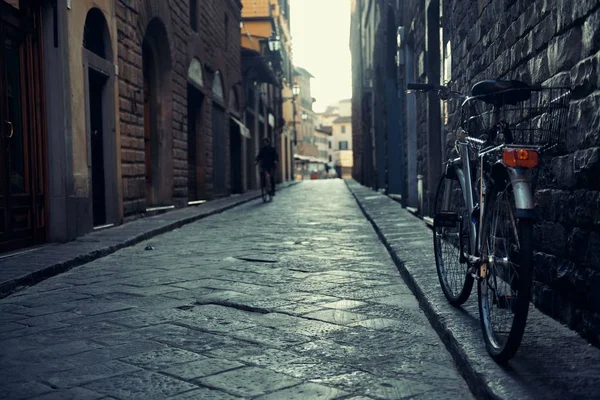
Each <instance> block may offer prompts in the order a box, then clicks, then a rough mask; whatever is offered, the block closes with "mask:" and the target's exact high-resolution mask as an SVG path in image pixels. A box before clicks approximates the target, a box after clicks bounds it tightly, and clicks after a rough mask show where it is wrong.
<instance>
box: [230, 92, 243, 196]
mask: <svg viewBox="0 0 600 400" xmlns="http://www.w3.org/2000/svg"><path fill="white" fill-rule="evenodd" d="M229 111H230V112H232V113H233V112H235V113H237V112H239V111H240V104H239V101H238V98H237V94H236V92H235V90H233V89H231V90H230V91H229ZM241 127H242V125H241V121H239V120H238V119H237V118H235V117H234V116H233V115H231V118H230V120H229V165H230V170H231V175H230V176H231V178H230V181H231V193H242V192H243V183H242V165H243V159H242V154H243V152H242V128H241Z"/></svg>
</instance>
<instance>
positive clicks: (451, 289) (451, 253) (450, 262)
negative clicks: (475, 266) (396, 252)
mask: <svg viewBox="0 0 600 400" xmlns="http://www.w3.org/2000/svg"><path fill="white" fill-rule="evenodd" d="M454 171H455V172H456V173H455V174H453V175H454V176H453V177H452V178H451V177H449V176H447V175H444V176H442V179H440V182H439V183H438V188H437V192H436V195H435V205H434V215H437V213H439V212H441V211H454V212H457V213H458V214H459V215H460V216H462V218H463V220H464V223H463V228H462V229H460V233H459V235H462V239H461V238H460V236H459V238H458V241H459V242H458V243H457V242H456V241H455V240H454V243H451V242H452V239H448V240H447V241H444V240H443V238H449V237H450V236H451V235H453V234H455V233H454V232H451V231H450V228H441V227H438V226H435V224H434V229H433V249H434V254H435V266H436V270H437V274H438V279H439V281H440V286H441V287H442V292H443V293H444V296H445V297H446V299H447V300H448V302H449V303H450V304H452V305H453V306H455V307H459V306H460V305H462V304H463V303H464V302H465V301H467V299H468V298H469V296H470V295H471V291H472V289H473V277H472V276H471V275H470V274H469V273H468V269H469V266H468V264H467V263H466V260H463V262H462V263H461V260H460V249H461V245H460V240H462V241H463V243H464V245H465V246H466V250H467V253H469V247H470V245H469V236H468V235H469V231H468V229H469V228H468V225H467V224H468V222H469V220H470V216H469V211H468V208H467V204H466V199H465V195H464V194H465V190H464V173H463V171H462V170H461V169H459V168H456V169H455V170H454ZM448 185H450V186H448ZM448 188H449V190H451V191H453V192H454V193H452V194H451V198H450V199H451V205H450V206H449V207H448V210H443V209H442V208H443V207H442V199H443V198H444V197H443V196H444V191H445V190H446V189H448ZM457 230H458V229H457ZM465 236H466V238H465ZM443 241H444V243H442V242H443ZM445 250H448V251H445Z"/></svg>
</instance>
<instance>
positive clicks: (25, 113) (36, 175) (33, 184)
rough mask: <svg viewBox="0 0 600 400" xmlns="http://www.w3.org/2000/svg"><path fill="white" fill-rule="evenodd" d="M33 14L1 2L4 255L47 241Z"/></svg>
mask: <svg viewBox="0 0 600 400" xmlns="http://www.w3.org/2000/svg"><path fill="white" fill-rule="evenodd" d="M15 4H16V3H15ZM33 14H38V15H37V16H38V17H39V9H33V8H29V7H25V6H23V5H21V7H20V8H19V9H18V8H16V7H14V6H13V5H10V4H8V3H6V2H4V1H2V2H0V252H4V251H10V250H14V249H18V248H22V247H26V246H30V245H33V244H36V243H41V242H43V241H45V240H46V229H45V195H44V194H45V175H44V172H43V171H44V152H43V139H44V136H43V134H44V128H43V122H42V121H44V119H43V115H42V111H43V109H42V107H41V106H40V105H39V104H38V103H37V101H36V100H37V99H39V97H40V94H41V93H42V91H43V83H42V81H41V75H42V69H41V68H42V66H43V63H42V60H41V50H40V49H39V47H38V46H39V45H40V42H41V40H40V37H32V35H31V34H30V33H28V32H26V31H25V30H24V29H23V28H24V27H23V26H22V24H24V23H25V22H27V23H29V22H30V20H31V19H32V18H33ZM37 34H38V35H40V33H39V32H38V33H37Z"/></svg>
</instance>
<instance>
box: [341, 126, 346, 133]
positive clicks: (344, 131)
mask: <svg viewBox="0 0 600 400" xmlns="http://www.w3.org/2000/svg"><path fill="white" fill-rule="evenodd" d="M342 133H346V125H342Z"/></svg>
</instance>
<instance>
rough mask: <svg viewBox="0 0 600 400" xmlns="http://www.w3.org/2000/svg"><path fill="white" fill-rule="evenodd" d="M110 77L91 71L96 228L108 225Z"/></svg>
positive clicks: (93, 196) (89, 79)
mask: <svg viewBox="0 0 600 400" xmlns="http://www.w3.org/2000/svg"><path fill="white" fill-rule="evenodd" d="M107 80H108V77H107V76H106V75H104V74H101V73H100V72H97V71H94V70H93V69H90V70H89V75H88V84H89V86H88V87H89V102H90V103H89V104H90V135H91V138H90V140H91V151H92V210H93V221H94V226H101V225H105V224H106V184H105V183H106V180H105V173H104V127H103V123H102V121H103V119H104V115H103V112H102V98H103V95H102V94H103V91H104V86H105V84H106V81H107Z"/></svg>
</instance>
